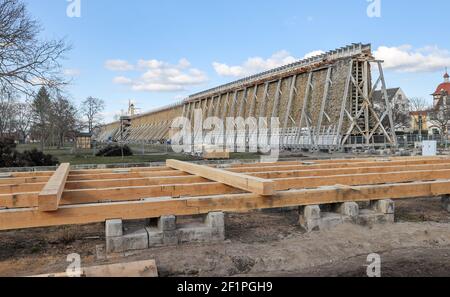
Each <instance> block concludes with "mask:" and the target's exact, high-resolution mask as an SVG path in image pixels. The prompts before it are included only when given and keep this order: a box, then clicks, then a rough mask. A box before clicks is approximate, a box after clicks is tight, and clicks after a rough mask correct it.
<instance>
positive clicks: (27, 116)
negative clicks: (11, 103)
mask: <svg viewBox="0 0 450 297" xmlns="http://www.w3.org/2000/svg"><path fill="white" fill-rule="evenodd" d="M15 115H16V118H15V128H16V131H17V134H18V137H19V141H20V142H21V143H25V141H26V139H27V137H28V134H29V132H30V128H31V123H32V118H33V112H32V110H31V106H30V104H29V103H18V104H16V112H15Z"/></svg>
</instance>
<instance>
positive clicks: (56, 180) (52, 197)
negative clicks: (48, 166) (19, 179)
mask: <svg viewBox="0 0 450 297" xmlns="http://www.w3.org/2000/svg"><path fill="white" fill-rule="evenodd" d="M69 171H70V164H69V163H63V164H61V165H60V166H59V168H58V169H57V170H56V172H55V173H54V174H53V176H52V177H51V178H50V180H49V181H48V183H47V184H46V185H45V187H44V189H43V190H42V191H41V192H40V193H39V196H38V205H39V210H40V211H56V210H58V207H59V202H60V200H61V196H62V194H63V191H64V186H65V184H66V180H67V177H68V176H69Z"/></svg>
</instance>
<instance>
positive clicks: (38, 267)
mask: <svg viewBox="0 0 450 297" xmlns="http://www.w3.org/2000/svg"><path fill="white" fill-rule="evenodd" d="M396 206H397V214H396V220H397V223H396V224H387V225H375V226H356V225H342V226H339V227H337V228H335V229H333V230H328V231H319V232H313V233H305V232H304V230H303V229H302V228H301V227H300V226H299V225H298V223H297V221H298V216H297V214H296V213H295V212H284V213H275V212H254V213H249V214H228V215H227V221H226V228H227V229H226V232H227V239H226V241H225V242H221V243H211V244H187V245H181V246H177V247H164V248H154V249H150V250H146V251H140V252H133V253H128V254H125V255H123V254H121V255H109V256H107V257H105V254H104V251H103V249H102V246H103V245H104V225H103V224H94V225H87V226H76V227H74V226H72V227H62V228H44V229H33V230H19V231H8V232H0V276H30V275H37V274H44V273H55V272H63V271H65V270H66V267H67V265H68V263H67V262H66V258H67V255H69V254H71V253H78V254H80V255H81V257H82V264H83V265H84V266H92V265H102V264H108V263H118V262H131V261H137V260H146V259H156V261H157V265H158V269H159V272H160V275H161V276H170V277H174V276H355V277H364V276H365V275H366V266H367V265H368V263H367V255H369V254H371V253H378V254H380V255H381V257H382V275H383V276H450V214H449V213H448V212H446V211H445V210H444V209H443V208H442V205H441V202H440V199H415V200H402V201H397V203H396Z"/></svg>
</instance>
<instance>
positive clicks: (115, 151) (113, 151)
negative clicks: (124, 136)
mask: <svg viewBox="0 0 450 297" xmlns="http://www.w3.org/2000/svg"><path fill="white" fill-rule="evenodd" d="M122 150H123V156H132V155H133V152H132V151H131V149H130V147H129V146H128V145H124V146H123V147H122V146H119V145H109V146H107V147H105V148H103V149H101V150H100V151H99V152H98V153H97V157H121V156H122Z"/></svg>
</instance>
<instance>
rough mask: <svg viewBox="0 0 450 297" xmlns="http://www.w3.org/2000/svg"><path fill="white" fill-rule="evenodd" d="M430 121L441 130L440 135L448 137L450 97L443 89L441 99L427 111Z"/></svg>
mask: <svg viewBox="0 0 450 297" xmlns="http://www.w3.org/2000/svg"><path fill="white" fill-rule="evenodd" d="M429 116H430V121H431V123H432V124H433V125H435V126H437V127H438V128H439V129H440V130H441V136H442V137H445V139H448V136H449V131H448V128H449V124H450V99H449V96H448V94H447V93H446V92H445V91H443V93H442V101H441V102H439V104H438V105H437V106H434V107H433V108H432V109H430V111H429Z"/></svg>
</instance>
